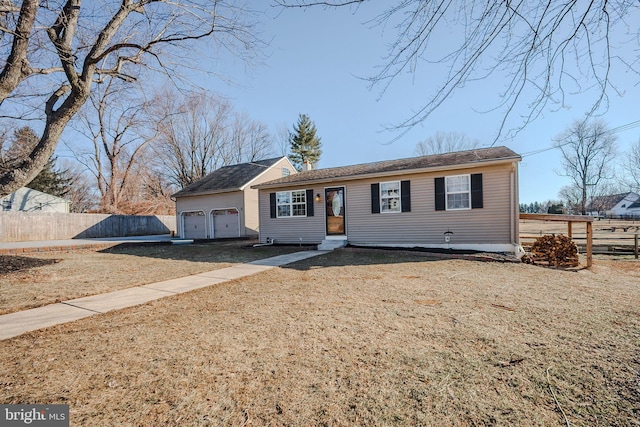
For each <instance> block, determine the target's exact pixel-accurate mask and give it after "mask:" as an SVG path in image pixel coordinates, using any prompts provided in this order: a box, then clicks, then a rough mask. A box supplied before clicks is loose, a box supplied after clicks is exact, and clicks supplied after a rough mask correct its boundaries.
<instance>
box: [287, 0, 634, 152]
mask: <svg viewBox="0 0 640 427" xmlns="http://www.w3.org/2000/svg"><path fill="white" fill-rule="evenodd" d="M278 3H279V4H281V5H283V6H285V7H310V6H320V7H326V8H332V7H338V6H351V7H354V8H359V7H361V8H362V9H364V8H365V7H366V4H367V3H369V2H367V1H366V0H335V1H317V0H278ZM639 12H640V4H639V3H638V2H637V1H636V0H613V1H610V0H594V1H574V0H561V1H546V2H540V1H526V0H523V1H462V0H459V1H451V0H398V1H395V2H392V3H391V5H390V6H388V8H387V9H386V11H384V12H383V13H381V14H380V15H378V16H377V17H376V18H374V19H373V20H372V22H373V24H379V25H380V26H381V27H382V28H384V29H385V30H388V29H389V28H395V29H396V31H397V37H396V40H395V42H393V43H392V44H391V45H390V47H389V50H388V54H387V56H386V57H385V61H384V63H383V64H382V66H381V67H380V71H379V73H377V74H376V75H374V76H373V77H371V78H370V83H371V86H372V87H380V88H381V91H382V93H384V92H385V91H386V90H388V89H389V88H390V87H391V85H392V83H393V82H394V80H396V79H397V78H399V76H402V75H404V74H406V73H419V72H421V71H423V69H426V72H427V73H429V76H430V77H433V76H436V75H442V76H443V77H442V78H441V79H440V81H439V82H438V81H436V82H434V84H435V85H436V88H435V90H434V91H433V92H431V93H425V100H424V103H423V104H422V106H421V107H418V108H415V109H414V110H413V113H411V114H410V115H409V116H408V118H407V119H406V120H404V121H403V122H401V123H399V124H398V125H397V128H400V129H404V130H408V129H410V128H412V127H413V126H415V125H416V124H418V123H421V122H423V121H424V120H425V119H426V118H427V117H429V115H430V114H431V113H433V111H435V110H436V109H437V108H439V107H440V106H441V105H442V104H443V103H444V102H445V101H446V100H447V99H448V98H450V97H451V96H452V95H453V94H454V93H455V92H456V91H457V90H458V89H460V88H462V87H463V86H465V84H468V83H471V82H473V81H476V80H483V79H486V78H487V77H489V76H495V75H496V74H498V75H499V76H500V78H501V80H502V81H503V82H504V85H503V89H502V90H500V91H497V92H496V95H497V98H496V100H495V104H494V108H493V109H500V110H501V111H502V113H503V114H502V120H501V123H500V125H499V132H498V136H497V137H496V140H497V139H498V138H500V136H507V137H508V136H512V135H513V134H514V133H517V131H518V130H520V129H522V127H524V126H526V125H527V124H528V123H530V122H531V121H532V120H534V119H536V118H537V117H538V116H539V115H540V114H541V113H542V112H543V111H544V110H545V109H547V108H554V109H557V108H561V107H564V106H565V105H566V103H567V97H568V95H569V94H571V93H580V94H581V95H583V96H584V95H585V92H589V93H590V94H591V96H592V98H591V101H592V104H591V105H592V106H591V108H590V111H589V113H590V114H591V113H596V112H598V111H601V112H603V111H606V108H607V106H608V97H609V95H610V94H612V93H614V94H615V93H618V92H620V90H619V89H618V88H617V87H616V86H615V85H614V82H612V80H611V76H612V75H613V71H614V70H615V69H617V68H619V69H621V70H622V71H624V72H625V73H629V72H630V73H633V74H635V75H636V76H638V74H640V64H639V63H638V61H637V57H636V53H635V51H634V50H633V47H635V48H637V46H638V35H639V32H638V31H639V30H638V26H637V22H638V17H639V16H638V14H639ZM369 24H371V22H369ZM452 28H456V30H455V31H452ZM457 28H459V29H460V31H457ZM614 29H615V30H616V31H614ZM445 39H446V40H447V43H446V44H443V43H442V40H445ZM629 45H631V46H632V49H629V50H628V51H627V52H626V53H625V52H624V51H617V50H616V49H617V48H627V47H628V46H629ZM446 46H452V47H451V48H447V47H446ZM432 67H435V68H432ZM433 70H435V71H433ZM423 72H424V71H423ZM436 79H437V77H436ZM430 87H432V86H430ZM521 107H522V108H521ZM511 116H514V117H519V118H521V119H520V120H521V124H519V125H516V126H515V127H514V128H512V129H510V130H509V131H507V128H506V127H507V120H508V119H509V118H510V117H511ZM505 134H507V135H505Z"/></svg>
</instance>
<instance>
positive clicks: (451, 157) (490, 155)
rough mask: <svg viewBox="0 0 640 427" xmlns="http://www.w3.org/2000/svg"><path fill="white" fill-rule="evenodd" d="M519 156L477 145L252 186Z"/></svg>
mask: <svg viewBox="0 0 640 427" xmlns="http://www.w3.org/2000/svg"><path fill="white" fill-rule="evenodd" d="M520 159H521V157H520V156H519V155H518V154H516V153H515V152H514V151H512V150H510V149H509V148H507V147H492V148H479V149H475V150H468V151H458V152H453V153H445V154H434V155H430V156H421V157H411V158H407V159H399V160H387V161H382V162H375V163H364V164H360V165H353V166H342V167H336V168H326V169H315V170H310V171H302V172H298V173H297V174H295V175H290V176H287V177H283V178H279V179H276V180H273V181H269V182H266V183H262V184H258V185H255V186H253V188H269V187H277V186H280V185H283V184H297V183H309V182H327V181H338V180H345V179H357V178H363V177H365V176H367V175H391V174H399V173H402V174H406V173H412V172H414V171H416V170H424V169H433V170H443V169H452V168H457V167H463V166H469V165H475V164H480V163H488V162H494V161H505V160H520Z"/></svg>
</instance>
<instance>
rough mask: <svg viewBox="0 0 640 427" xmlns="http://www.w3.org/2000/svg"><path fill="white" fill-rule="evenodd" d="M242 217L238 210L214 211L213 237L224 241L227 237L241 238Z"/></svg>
mask: <svg viewBox="0 0 640 427" xmlns="http://www.w3.org/2000/svg"><path fill="white" fill-rule="evenodd" d="M239 218H240V215H239V213H238V210H237V209H220V210H217V211H213V237H214V239H223V238H227V237H239V236H240V233H239V232H240V229H239V226H240V224H239V221H238V219H239Z"/></svg>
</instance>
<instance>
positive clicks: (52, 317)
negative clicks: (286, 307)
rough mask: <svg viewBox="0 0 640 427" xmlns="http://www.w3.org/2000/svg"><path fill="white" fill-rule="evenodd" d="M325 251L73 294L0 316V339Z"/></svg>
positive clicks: (247, 273) (296, 253)
mask: <svg viewBox="0 0 640 427" xmlns="http://www.w3.org/2000/svg"><path fill="white" fill-rule="evenodd" d="M327 252H328V251H302V252H294V253H291V254H285V255H278V256H275V257H272V258H266V259H263V260H258V261H253V262H249V263H245V264H238V265H234V266H232V267H227V268H222V269H220V270H213V271H209V272H206V273H200V274H196V275H193V276H187V277H181V278H179V279H171V280H166V281H164V282H157V283H151V284H148V285H143V286H135V287H133V288H127V289H121V290H119V291H114V292H109V293H106V294H100V295H91V296H88V297H82V298H76V299H73V300H69V301H63V302H61V303H57V304H50V305H47V306H44V307H38V308H33V309H31V310H25V311H19V312H16V313H10V314H5V315H3V316H0V340H6V339H8V338H13V337H16V336H18V335H21V334H24V333H25V332H30V331H35V330H37V329H42V328H47V327H49V326H54V325H58V324H61V323H66V322H71V321H74V320H78V319H82V318H84V317H89V316H93V315H95V314H99V313H106V312H108V311H112V310H119V309H122V308H126V307H133V306H135V305H139V304H144V303H147V302H149V301H154V300H157V299H159V298H164V297H166V296H170V295H176V294H181V293H185V292H189V291H192V290H194V289H200V288H205V287H207V286H212V285H216V284H219V283H223V282H226V281H229V280H233V279H238V278H241V277H245V276H250V275H252V274H256V273H260V272H262V271H266V270H270V269H272V268H275V267H280V266H283V265H287V264H291V263H294V262H296V261H301V260H303V259H307V258H311V257H315V256H318V255H323V254H326V253H327Z"/></svg>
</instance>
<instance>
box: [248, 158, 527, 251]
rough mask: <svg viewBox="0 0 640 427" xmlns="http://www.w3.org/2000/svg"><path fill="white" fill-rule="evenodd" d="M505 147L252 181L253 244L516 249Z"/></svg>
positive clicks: (514, 190)
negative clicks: (256, 215) (256, 208)
mask: <svg viewBox="0 0 640 427" xmlns="http://www.w3.org/2000/svg"><path fill="white" fill-rule="evenodd" d="M520 160H521V157H520V156H519V155H518V154H516V153H515V152H513V151H512V150H510V149H509V148H507V147H494V148H483V149H475V150H468V151H460V152H454V153H446V154H437V155H431V156H422V157H414V158H408V159H400V160H390V161H382V162H376V163H368V164H360V165H354V166H344V167H336V168H328V169H317V170H310V171H303V172H299V173H298V174H296V175H291V176H287V177H282V178H279V179H276V180H273V181H270V182H265V183H262V184H258V185H255V186H254V187H255V188H257V189H259V191H260V242H262V243H270V242H273V243H276V244H278V243H282V244H298V243H305V244H320V246H319V248H320V249H325V248H327V249H329V248H331V247H338V246H342V245H345V244H347V243H348V244H351V245H356V246H387V247H389V246H393V247H424V248H449V249H463V250H481V251H492V252H512V253H517V252H518V251H519V248H520V245H519V235H518V218H519V213H518V162H519V161H520Z"/></svg>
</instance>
